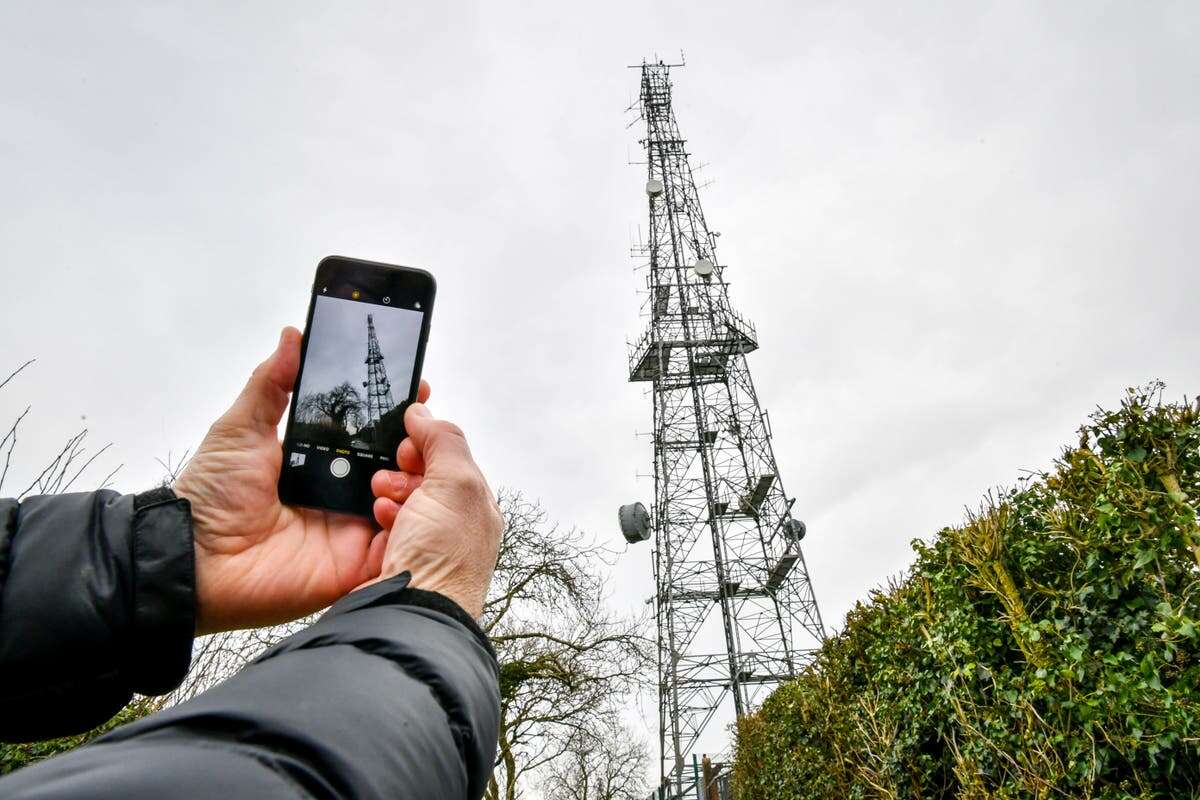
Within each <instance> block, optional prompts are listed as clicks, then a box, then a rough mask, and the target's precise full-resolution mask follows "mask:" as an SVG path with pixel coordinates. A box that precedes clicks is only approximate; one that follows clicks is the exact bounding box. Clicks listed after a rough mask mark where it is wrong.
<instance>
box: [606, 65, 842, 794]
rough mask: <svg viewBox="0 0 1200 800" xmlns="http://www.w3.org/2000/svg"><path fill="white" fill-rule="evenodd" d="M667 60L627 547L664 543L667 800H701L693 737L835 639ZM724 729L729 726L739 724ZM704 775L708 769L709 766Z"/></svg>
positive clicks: (658, 555) (643, 251) (633, 357)
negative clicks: (644, 406) (645, 484)
mask: <svg viewBox="0 0 1200 800" xmlns="http://www.w3.org/2000/svg"><path fill="white" fill-rule="evenodd" d="M672 66H680V65H671V64H663V63H662V62H661V61H659V62H657V63H654V64H647V63H643V64H642V65H641V67H640V69H641V92H640V96H639V101H638V104H637V108H638V110H639V111H640V114H641V119H642V120H644V121H645V123H646V137H645V138H644V139H643V140H641V144H642V145H644V146H645V150H646V165H647V175H646V178H647V180H646V184H645V192H646V197H647V200H648V204H649V233H648V239H647V241H646V242H645V243H643V244H641V245H640V246H639V247H638V248H637V250H636V251H635V253H636V255H637V256H638V257H639V259H644V261H642V263H641V264H640V265H639V271H641V270H643V269H644V271H645V275H646V289H647V290H648V296H647V299H646V301H645V303H644V305H643V316H646V317H648V318H649V327H648V329H647V330H646V331H645V333H644V334H643V335H642V336H641V338H639V339H638V340H637V342H636V344H634V345H632V346H631V348H630V359H629V380H630V381H634V382H644V383H647V384H649V385H650V390H651V392H650V393H651V395H652V396H653V401H654V503H653V506H652V508H651V509H650V513H649V516H647V513H646V509H645V508H644V507H642V505H641V504H640V503H635V504H631V505H629V506H625V507H623V508H622V509H621V514H620V522H621V527H622V531H623V533H624V534H625V537H626V539H627V540H629V541H630V542H637V541H642V540H645V539H647V538H649V537H650V534H651V533H653V548H654V549H653V561H654V579H655V585H656V591H655V596H654V598H653V600H654V607H655V618H656V621H657V628H658V712H659V729H660V736H661V753H662V766H661V786H660V788H659V791H658V792H657V793H656V795H655V796H656V797H658V798H662V799H663V800H667V799H668V798H669V799H670V800H683V799H684V798H687V799H688V800H692V799H693V798H695V799H696V800H700V798H705V800H707V798H708V796H709V795H708V790H707V789H703V788H702V787H701V783H702V781H701V780H699V775H698V771H697V769H696V767H695V766H694V765H695V764H696V763H697V759H696V755H697V754H696V753H695V752H694V750H695V746H696V745H697V740H698V739H699V738H700V735H701V733H702V732H703V731H704V729H705V726H707V725H708V724H709V723H710V722H711V721H712V720H713V717H714V716H715V715H716V714H717V712H718V711H719V710H721V709H728V707H729V706H730V705H732V711H733V714H734V715H735V716H736V717H741V716H742V715H744V714H747V713H749V712H751V711H752V710H753V709H754V708H755V707H756V706H757V704H758V703H759V702H761V701H762V699H763V698H764V697H765V696H766V695H767V694H768V693H769V692H770V690H771V689H773V688H774V687H775V686H776V685H778V684H779V683H780V682H781V681H785V680H787V679H788V678H790V677H793V676H795V675H796V674H797V672H798V671H799V670H800V669H801V668H802V667H803V666H804V665H805V664H806V663H807V662H808V661H809V660H810V659H811V657H812V653H813V652H814V651H815V649H816V648H817V647H818V646H819V644H820V642H821V639H822V638H823V637H824V627H823V625H822V622H821V614H820V611H819V610H818V609H817V601H816V597H815V596H814V594H813V588H812V584H811V583H810V582H809V575H808V568H807V567H806V565H805V563H804V556H803V554H802V553H801V551H800V540H801V539H802V538H804V532H805V528H804V523H803V522H801V521H800V520H799V519H797V518H796V517H794V516H793V515H792V505H793V503H794V502H795V501H794V499H791V498H789V497H788V495H787V494H786V492H785V491H784V487H783V482H782V480H781V479H780V476H779V469H778V467H777V466H776V463H775V454H774V452H773V451H772V448H771V433H770V428H769V426H768V424H767V421H766V417H765V415H764V413H763V410H762V408H761V407H760V406H759V403H758V396H757V395H756V394H755V391H754V383H753V381H752V380H751V379H750V370H749V368H748V366H747V363H746V354H747V353H751V352H753V351H754V350H756V349H758V337H757V334H756V333H755V330H754V327H753V326H752V325H751V324H750V322H749V321H748V320H746V319H744V318H743V317H741V316H739V315H738V314H737V313H736V312H735V311H734V310H733V307H732V306H731V305H730V302H729V295H728V291H727V285H726V282H725V269H726V268H725V266H724V265H722V264H721V262H720V260H719V259H718V258H717V253H716V234H714V233H712V232H710V231H709V230H708V225H707V224H706V222H705V220H704V212H703V211H702V210H701V208H700V196H699V193H698V192H697V189H696V183H695V181H694V179H693V177H692V170H691V167H690V166H689V164H688V154H687V151H686V150H685V149H684V140H683V138H682V136H680V133H679V127H678V125H677V123H676V121H675V114H674V112H673V111H672V109H671V80H670V70H671V67H672ZM725 721H729V720H728V719H727V720H725ZM706 772H708V770H706Z"/></svg>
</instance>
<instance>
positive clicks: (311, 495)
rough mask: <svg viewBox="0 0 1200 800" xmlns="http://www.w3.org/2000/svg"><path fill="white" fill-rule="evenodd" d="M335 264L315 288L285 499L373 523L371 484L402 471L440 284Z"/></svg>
mask: <svg viewBox="0 0 1200 800" xmlns="http://www.w3.org/2000/svg"><path fill="white" fill-rule="evenodd" d="M330 261H331V260H330V259H326V261H324V262H322V265H321V267H320V268H319V269H318V273H317V280H316V283H315V284H314V287H313V298H312V303H311V306H310V312H309V320H308V326H307V330H306V332H305V343H304V352H303V360H302V362H301V367H300V375H299V377H298V380H297V383H296V387H295V390H294V392H293V396H292V407H291V413H290V415H289V418H288V431H287V435H286V437H285V438H284V453H283V467H282V470H281V475H280V487H279V488H280V497H281V499H283V501H284V502H289V503H292V504H295V505H303V506H310V507H315V508H324V509H329V510H333V511H342V512H348V513H353V514H362V515H370V514H371V506H372V503H373V501H374V497H373V495H372V494H371V490H370V481H371V476H372V475H374V474H375V472H376V471H378V470H380V469H396V460H395V459H396V447H397V446H398V445H399V444H400V442H401V440H403V438H404V436H405V431H404V412H405V410H406V409H407V408H408V406H409V405H410V404H411V403H412V402H413V401H415V400H416V392H417V386H418V385H419V382H420V366H421V361H422V359H423V355H424V347H425V339H426V337H427V334H428V315H429V313H430V311H431V309H430V308H429V305H430V303H431V302H432V289H433V281H432V278H430V277H429V276H428V273H425V272H423V271H420V270H410V269H408V268H399V267H389V266H386V265H379V264H371V263H369V262H358V261H352V260H350V259H335V260H334V264H333V268H331V267H330V266H329V264H330ZM323 273H324V274H323Z"/></svg>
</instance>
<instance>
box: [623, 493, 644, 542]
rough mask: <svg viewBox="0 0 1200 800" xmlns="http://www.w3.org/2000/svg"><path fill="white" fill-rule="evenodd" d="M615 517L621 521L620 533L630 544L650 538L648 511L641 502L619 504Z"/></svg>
mask: <svg viewBox="0 0 1200 800" xmlns="http://www.w3.org/2000/svg"><path fill="white" fill-rule="evenodd" d="M617 519H618V520H619V521H620V523H621V534H622V535H623V536H624V537H625V541H627V542H629V543H630V544H635V543H637V542H644V541H646V540H647V539H649V538H650V512H649V511H647V510H646V507H645V506H644V505H642V504H641V503H630V504H629V505H627V506H621V508H620V510H618V511H617Z"/></svg>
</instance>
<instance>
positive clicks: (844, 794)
mask: <svg viewBox="0 0 1200 800" xmlns="http://www.w3.org/2000/svg"><path fill="white" fill-rule="evenodd" d="M1161 391H1162V386H1161V384H1155V385H1153V386H1150V387H1147V388H1145V389H1140V390H1130V391H1129V393H1128V395H1127V397H1126V398H1125V399H1124V401H1123V402H1122V404H1121V407H1120V408H1119V409H1118V410H1116V411H1099V412H1097V413H1096V414H1094V415H1093V416H1092V418H1091V421H1090V423H1089V424H1088V425H1086V426H1084V427H1083V428H1082V429H1081V430H1080V440H1079V443H1078V445H1076V446H1075V447H1071V448H1068V449H1066V450H1065V451H1064V453H1063V455H1062V456H1061V458H1060V459H1059V460H1058V461H1056V462H1055V465H1054V467H1053V469H1052V470H1051V472H1049V473H1046V474H1043V475H1039V476H1037V477H1036V478H1034V479H1032V480H1030V481H1027V482H1024V483H1022V484H1021V485H1020V486H1019V487H1018V488H1017V489H1015V490H1012V491H1009V492H1004V493H999V494H997V495H995V496H992V497H989V498H987V499H986V501H985V502H984V504H983V507H982V509H981V510H980V511H979V512H978V513H975V514H971V515H969V516H968V519H967V521H966V523H965V524H964V525H963V526H961V527H958V528H947V529H945V530H943V531H941V532H940V533H939V534H938V535H937V536H936V537H935V538H934V540H933V541H932V542H931V543H929V544H925V543H922V542H920V541H917V542H914V543H913V546H914V548H915V549H916V553H917V558H916V563H915V564H914V565H913V567H912V569H911V571H910V572H909V574H908V575H907V576H906V577H905V578H904V579H903V580H900V581H897V582H894V583H893V584H892V585H890V586H888V587H886V588H885V589H882V590H878V591H875V592H873V593H872V595H871V597H870V600H869V601H868V602H867V603H865V604H863V603H860V604H858V605H857V606H856V607H855V608H854V610H853V611H851V612H850V614H849V615H848V616H847V618H846V625H845V628H844V630H843V631H842V632H841V633H840V634H838V635H837V636H835V637H832V638H830V639H829V640H827V642H826V643H825V645H824V646H823V648H822V649H821V651H820V652H819V654H818V655H817V657H816V660H815V661H814V663H813V665H812V667H811V668H810V669H808V670H807V671H806V672H804V674H802V675H801V676H800V677H799V678H798V679H797V680H796V681H794V682H791V683H789V684H786V685H784V686H782V687H780V688H779V689H778V690H777V691H776V692H775V693H774V694H772V695H771V696H770V697H769V698H768V699H767V701H766V702H765V703H764V704H763V706H762V708H761V709H760V711H759V712H758V714H756V715H754V716H751V717H748V718H746V719H744V720H743V721H742V723H741V724H740V725H739V729H738V735H737V755H736V763H735V770H734V781H735V789H736V797H737V798H738V800H758V798H764V799H765V798H804V797H811V798H839V799H840V798H866V797H882V798H915V797H961V798H1018V797H1019V798H1026V797H1028V798H1052V797H1103V798H1110V797H1111V798H1117V797H1139V798H1159V797H1162V798H1166V797H1192V796H1197V793H1200V709H1198V707H1197V703H1198V701H1200V659H1198V644H1200V642H1198V630H1197V629H1198V628H1200V526H1198V524H1197V506H1198V503H1200V402H1198V403H1197V404H1195V405H1191V404H1188V403H1187V402H1186V401H1184V402H1183V403H1177V404H1163V403H1161V402H1160V399H1159V398H1160V396H1161Z"/></svg>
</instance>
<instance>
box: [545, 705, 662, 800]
mask: <svg viewBox="0 0 1200 800" xmlns="http://www.w3.org/2000/svg"><path fill="white" fill-rule="evenodd" d="M649 764H650V753H649V750H648V749H647V747H646V743H645V742H644V741H642V740H640V739H638V738H637V737H635V736H634V735H633V734H632V733H631V732H630V731H629V729H628V728H626V727H625V726H624V725H621V724H620V723H619V722H617V721H616V719H615V718H614V719H613V721H612V723H611V724H610V725H608V726H606V727H604V728H601V729H599V730H598V731H583V732H580V733H578V734H575V735H573V736H572V737H571V739H570V741H569V742H568V746H567V750H566V752H565V753H564V754H563V755H562V757H560V758H559V759H558V760H557V761H555V762H554V763H552V764H551V765H550V766H549V768H548V769H547V774H546V778H545V780H543V781H542V793H543V796H544V797H545V800H644V798H645V797H646V795H647V793H648V791H649V787H648V786H647V783H646V771H647V769H648V768H649Z"/></svg>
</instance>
